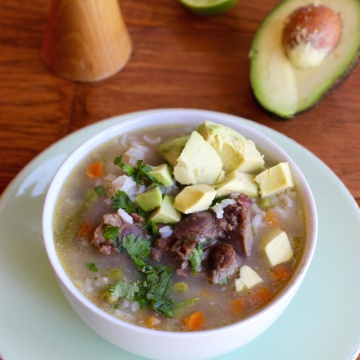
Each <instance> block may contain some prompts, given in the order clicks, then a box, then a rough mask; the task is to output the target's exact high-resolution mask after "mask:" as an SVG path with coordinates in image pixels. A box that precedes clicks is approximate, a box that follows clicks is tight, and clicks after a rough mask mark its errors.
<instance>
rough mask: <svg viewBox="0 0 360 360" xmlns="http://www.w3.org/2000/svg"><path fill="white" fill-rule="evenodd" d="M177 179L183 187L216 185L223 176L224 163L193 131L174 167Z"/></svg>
mask: <svg viewBox="0 0 360 360" xmlns="http://www.w3.org/2000/svg"><path fill="white" fill-rule="evenodd" d="M174 176H175V179H176V180H177V181H178V182H179V183H180V184H183V185H195V184H208V185H212V184H215V183H216V182H217V181H218V180H219V179H220V178H221V177H222V176H223V171H222V162H221V159H220V157H219V155H218V154H217V152H216V151H215V149H214V148H213V147H212V146H211V145H210V144H209V143H208V142H206V141H205V140H204V138H203V137H202V136H201V135H200V134H199V133H198V132H196V131H193V132H192V133H191V135H190V137H189V140H188V141H187V142H186V145H185V147H184V149H183V151H182V152H181V154H180V156H179V158H178V159H177V164H176V166H175V167H174Z"/></svg>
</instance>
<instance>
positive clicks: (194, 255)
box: [189, 239, 210, 273]
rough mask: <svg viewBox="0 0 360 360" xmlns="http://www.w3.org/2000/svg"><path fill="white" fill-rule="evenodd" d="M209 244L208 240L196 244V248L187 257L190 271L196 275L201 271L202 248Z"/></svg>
mask: <svg viewBox="0 0 360 360" xmlns="http://www.w3.org/2000/svg"><path fill="white" fill-rule="evenodd" d="M209 242H210V239H208V240H206V241H204V242H202V243H198V244H197V247H196V248H195V249H194V250H193V251H192V252H191V254H190V255H189V262H190V266H191V271H192V272H193V273H197V272H199V271H200V270H201V263H202V255H203V254H204V251H203V248H204V247H205V246H206V245H207V244H208V243H209Z"/></svg>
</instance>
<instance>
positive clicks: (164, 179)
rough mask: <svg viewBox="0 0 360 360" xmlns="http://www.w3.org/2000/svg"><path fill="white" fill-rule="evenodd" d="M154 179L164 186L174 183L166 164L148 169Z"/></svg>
mask: <svg viewBox="0 0 360 360" xmlns="http://www.w3.org/2000/svg"><path fill="white" fill-rule="evenodd" d="M148 174H150V175H151V176H152V177H153V178H154V179H155V180H157V181H158V182H160V183H161V184H163V185H164V186H172V185H173V184H174V181H173V178H172V175H171V169H170V167H169V165H168V164H161V165H158V166H155V167H153V168H152V170H150V171H148Z"/></svg>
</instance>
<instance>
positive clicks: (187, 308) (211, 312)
mask: <svg viewBox="0 0 360 360" xmlns="http://www.w3.org/2000/svg"><path fill="white" fill-rule="evenodd" d="M193 130H194V129H193V128H191V127H183V126H182V127H180V126H175V127H174V126H171V127H170V126H165V127H161V128H159V127H153V128H149V129H143V130H141V131H136V132H132V133H128V134H126V135H122V136H119V137H118V138H116V139H115V140H113V141H111V142H109V143H108V144H105V145H103V146H101V147H100V148H98V149H97V150H96V151H93V152H92V153H91V154H90V155H89V156H88V157H87V158H86V159H84V160H83V162H82V163H80V164H79V165H78V166H77V168H76V169H75V170H74V172H73V173H72V174H71V176H70V177H69V179H68V181H67V183H66V185H65V186H64V188H63V190H62V192H61V194H60V197H59V201H58V205H57V211H56V215H55V219H54V224H55V225H54V234H55V243H56V249H57V252H58V254H59V258H60V260H61V263H62V265H63V267H64V269H65V270H66V272H67V274H68V275H69V277H70V278H71V279H72V281H73V283H74V284H75V285H76V287H77V288H78V289H79V290H80V291H81V292H82V293H83V294H84V295H85V296H86V297H87V298H89V299H90V300H91V301H92V302H93V303H95V304H96V305H97V306H99V307H100V308H101V309H103V310H104V311H106V312H108V313H110V314H111V315H113V316H115V317H118V318H120V319H123V320H125V321H128V322H130V323H134V324H137V325H140V326H145V327H150V328H155V329H160V330H166V331H189V330H203V329H212V328H217V327H221V326H224V325H228V324H232V323H234V322H237V321H239V320H241V319H244V318H247V317H249V316H250V315H251V314H253V313H254V312H256V311H259V310H260V309H262V308H263V307H264V306H266V305H267V304H268V303H270V302H271V301H272V300H273V299H274V298H276V296H277V294H279V292H281V291H282V289H284V287H285V286H286V285H287V284H288V283H289V281H291V277H292V276H293V274H294V271H295V269H296V267H297V265H298V263H299V260H300V257H301V254H302V252H303V247H304V242H305V236H306V230H305V229H306V226H305V224H306V219H305V213H304V211H303V205H302V203H301V199H300V196H299V194H298V192H297V189H296V186H295V187H292V188H289V189H286V190H284V191H281V192H279V193H277V194H274V195H271V196H269V197H267V198H265V199H266V200H264V198H261V197H259V196H254V197H251V198H250V200H251V209H250V221H251V231H252V234H253V245H252V249H251V254H249V255H246V254H245V253H244V252H242V251H241V250H240V251H238V250H237V251H236V261H235V262H234V265H232V267H233V269H232V270H231V271H230V272H229V273H228V274H226V276H225V277H224V278H222V279H220V280H219V281H218V282H216V281H214V280H213V279H211V277H209V273H211V269H210V270H209V265H208V262H209V261H210V260H209V254H210V253H211V252H212V247H211V246H215V245H214V244H211V241H210V243H209V239H206V241H204V242H203V243H202V245H201V246H202V247H201V248H200V247H199V244H200V242H198V243H197V244H195V248H194V249H196V250H199V252H198V255H200V259H202V261H201V266H200V268H199V269H198V271H193V268H191V266H190V265H192V263H190V262H189V256H187V257H186V256H185V257H184V254H182V258H181V259H180V260H181V261H180V260H179V258H176V259H174V255H176V254H177V253H175V252H174V251H173V252H172V253H171V252H170V253H169V251H168V250H169V247H167V248H166V247H164V246H160V245H159V242H158V241H157V238H162V239H165V240H164V242H165V243H166V242H167V241H169V240H166V239H172V236H173V234H174V229H175V228H176V226H177V225H176V224H162V223H158V224H157V225H156V227H157V230H158V229H159V228H160V229H162V230H163V232H162V233H163V234H166V233H168V234H167V235H169V234H170V236H167V235H163V236H161V235H149V236H148V240H149V243H150V244H151V251H150V256H148V257H146V258H143V259H141V261H142V262H143V263H145V265H144V264H142V268H141V266H138V265H136V263H135V262H134V258H132V257H131V256H129V253H127V252H126V251H124V248H122V247H121V246H123V245H119V248H118V250H119V249H120V251H116V249H114V248H113V247H111V249H110V250H109V251H108V253H105V250H106V249H107V250H108V249H109V247H108V243H111V242H112V241H113V242H115V243H116V241H118V242H120V243H121V241H122V240H121V239H120V238H115V240H109V241H107V243H106V246H104V247H99V246H95V245H94V241H93V239H94V232H95V231H96V229H97V228H98V229H99V224H101V223H102V221H103V216H104V214H112V213H117V211H116V210H114V209H113V208H112V200H111V199H112V197H114V195H116V194H117V193H118V191H119V189H120V190H121V189H125V188H126V185H124V178H119V177H121V176H124V175H126V176H127V174H126V172H124V170H123V169H122V168H120V167H119V166H118V165H115V164H114V159H115V158H116V157H119V156H121V155H122V158H121V159H122V160H121V161H123V163H126V164H129V165H131V166H133V167H136V166H137V160H142V165H145V164H150V166H156V165H160V164H163V163H165V161H164V159H163V158H162V156H161V155H160V153H159V151H158V148H159V144H161V143H163V142H164V141H165V140H168V139H173V138H175V137H178V136H180V135H188V134H189V133H191V132H192V131H193ZM264 159H265V167H266V168H269V167H271V166H273V165H274V164H276V163H275V162H274V161H273V160H272V159H270V158H268V157H267V156H266V154H265V157H264ZM98 163H101V164H102V170H101V172H100V173H99V174H97V175H96V176H92V175H91V176H89V173H88V172H89V170H88V169H89V165H90V164H98ZM87 173H88V175H87ZM152 186H153V185H152ZM128 188H129V189H130V190H128V191H129V193H128V196H129V199H130V200H131V202H132V203H133V204H135V205H136V196H137V195H138V194H139V193H143V192H145V191H147V190H148V189H149V186H148V185H146V184H140V185H139V184H137V185H135V186H134V184H133V183H132V187H128ZM183 188H184V185H180V184H178V183H177V182H175V183H174V185H172V186H168V187H165V186H160V189H161V191H162V196H164V195H169V196H176V195H177V194H178V193H179V192H180V191H181V190H182V189H183ZM123 191H125V190H123ZM125 192H126V191H125ZM238 196H239V194H238V193H232V194H231V195H229V196H227V198H231V199H232V200H234V199H235V200H236V201H238V200H237V199H238ZM221 200H222V199H221ZM208 211H210V212H212V218H214V212H213V211H212V210H208ZM151 212H152V211H149V212H145V215H144V213H141V216H143V217H144V218H147V216H148V215H149V214H150V213H151ZM269 214H270V215H271V216H270V215H269ZM186 216H189V214H187V215H186V214H182V215H181V217H182V220H183V219H184V218H186ZM122 221H123V219H122ZM146 221H147V220H146ZM215 221H218V220H216V219H215ZM219 221H220V220H219ZM145 225H146V224H144V223H140V225H139V227H142V228H143V227H144V226H145ZM152 225H154V224H152ZM103 228H105V227H103ZM103 228H101V229H103ZM274 229H281V230H282V231H283V232H285V233H286V235H287V238H288V241H289V244H290V246H291V250H292V256H291V258H289V259H287V260H285V261H282V262H280V263H279V264H277V265H271V264H270V262H269V258H268V256H267V255H266V253H265V250H264V246H265V245H264V244H265V240H264V239H266V238H267V236H268V234H269V233H272V232H274ZM144 233H146V234H148V230H146V231H145V232H144ZM155 233H156V232H155ZM219 233H221V234H223V231H222V230H221V231H219ZM136 237H137V236H135V238H136ZM132 240H133V241H134V239H132ZM174 242H176V241H173V240H172V245H171V246H174V245H173V243H174ZM219 242H222V241H218V240H216V241H214V243H215V244H217V243H219ZM225 243H226V244H227V243H229V241H225ZM209 244H210V245H211V246H210V245H209ZM196 246H198V247H196ZM107 250H106V251H107ZM101 252H102V253H101ZM159 254H160V255H159ZM176 256H177V255H176ZM184 259H185V260H184ZM245 265H246V266H248V267H249V268H251V269H252V270H253V271H255V273H256V274H257V275H258V276H259V277H260V278H261V281H259V282H258V283H257V284H255V285H254V286H251V287H247V286H245V287H244V288H243V289H239V288H238V287H239V278H241V277H240V275H239V269H240V268H244V266H245ZM144 266H145V267H146V269H147V270H149V269H151V271H152V270H153V269H158V267H160V266H165V267H166V269H168V268H169V269H170V270H169V273H170V271H171V275H170V276H171V278H169V283H168V284H169V287H168V292H167V295H166V296H167V300H169V299H171V304H170V305H169V306H168V307H166V306H163V307H161V306H162V305H161V306H159V307H157V306H158V304H154V301H152V302H151V304H152V305H153V306H149V303H150V302H149V301H145V302H144V301H142V300H139V292H141V291H139V286H140V287H141V286H142V284H144V281H148V279H147V278H146V276H147V275H145V271H144V270H141V269H144ZM245 268H246V267H245ZM149 271H150V270H149ZM144 279H146V280H144ZM119 282H120V283H121V284H122V285H123V286H125V285H124V284H126V286H127V285H129V284H133V285H134V284H137V285H136V286H138V291H134V292H133V295H134V294H135V296H129V295H124V294H123V293H122V296H120V297H118V298H116V299H114V298H113V297H111V296H109V287H110V288H111V287H112V289H114V288H115V286H116V284H118V283H119ZM240 283H241V282H240ZM119 286H120V285H119ZM142 290H143V289H142ZM167 305H168V304H167ZM180 305H181V306H180ZM164 308H165V309H168V308H171V309H170V310H171V311H170V310H169V312H166V311H164ZM194 314H195V315H199V314H200V315H201V317H200V319H197V320H196V317H195V315H194ZM191 316H193V317H192V318H191ZM195 320H196V321H195ZM191 321H193V322H194V324H195V325H191V324H192V323H191ZM189 324H190V325H189Z"/></svg>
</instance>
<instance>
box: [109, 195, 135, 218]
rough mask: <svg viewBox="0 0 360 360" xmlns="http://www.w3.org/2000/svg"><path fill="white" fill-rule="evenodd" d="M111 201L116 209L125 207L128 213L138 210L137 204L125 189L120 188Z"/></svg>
mask: <svg viewBox="0 0 360 360" xmlns="http://www.w3.org/2000/svg"><path fill="white" fill-rule="evenodd" d="M111 203H112V207H113V208H114V209H115V210H119V209H124V210H125V211H126V212H127V213H128V214H131V213H134V212H137V206H136V205H135V204H134V203H133V202H132V201H131V199H130V198H129V196H128V194H126V192H125V191H122V190H119V191H118V192H117V193H116V194H115V195H113V196H112V198H111Z"/></svg>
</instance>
